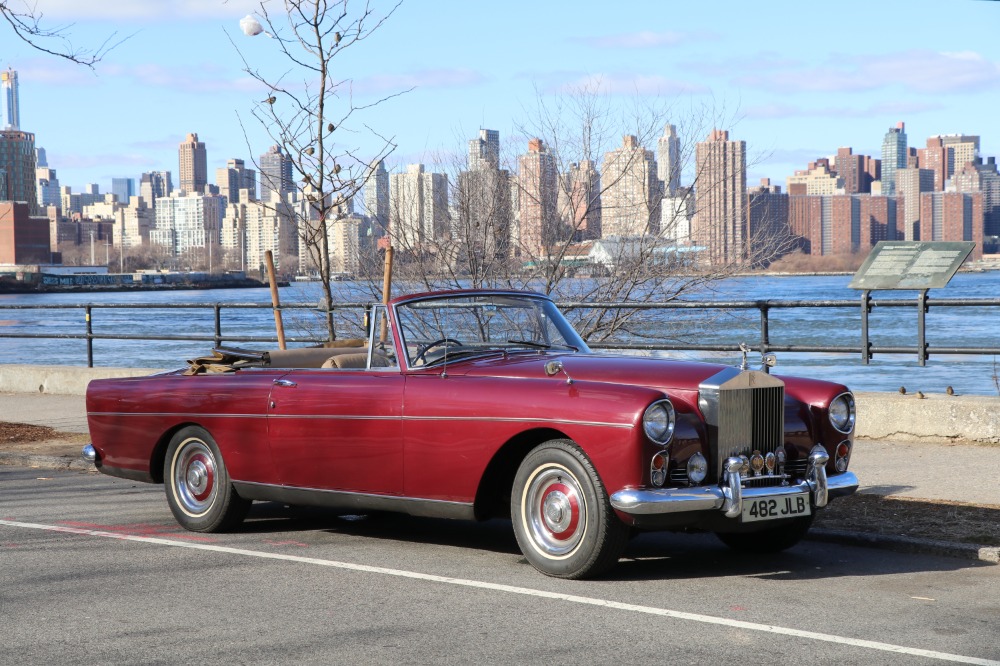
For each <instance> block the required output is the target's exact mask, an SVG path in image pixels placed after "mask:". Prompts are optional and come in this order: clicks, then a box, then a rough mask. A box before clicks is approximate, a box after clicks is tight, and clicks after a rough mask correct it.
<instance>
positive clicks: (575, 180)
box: [557, 160, 601, 242]
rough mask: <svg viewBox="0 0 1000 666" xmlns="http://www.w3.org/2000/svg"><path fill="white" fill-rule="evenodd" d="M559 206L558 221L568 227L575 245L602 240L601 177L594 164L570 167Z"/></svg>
mask: <svg viewBox="0 0 1000 666" xmlns="http://www.w3.org/2000/svg"><path fill="white" fill-rule="evenodd" d="M557 205H558V208H559V219H560V221H561V223H562V224H564V225H567V226H568V227H569V230H570V232H571V233H572V234H573V240H574V241H577V242H580V241H587V240H594V239H597V238H600V237H601V174H600V173H599V172H598V171H597V165H596V164H594V162H593V161H592V160H581V161H580V162H574V163H573V164H570V165H569V170H568V171H567V172H566V173H564V174H563V186H562V187H560V188H559V194H558V202H557Z"/></svg>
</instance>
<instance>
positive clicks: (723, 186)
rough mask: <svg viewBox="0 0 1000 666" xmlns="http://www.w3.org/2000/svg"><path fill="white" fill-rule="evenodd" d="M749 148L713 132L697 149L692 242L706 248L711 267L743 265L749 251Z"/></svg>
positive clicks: (722, 131)
mask: <svg viewBox="0 0 1000 666" xmlns="http://www.w3.org/2000/svg"><path fill="white" fill-rule="evenodd" d="M746 155H747V145H746V142H745V141H730V140H729V132H728V131H724V130H712V133H711V134H710V135H709V136H708V139H707V140H706V141H703V142H701V143H699V144H698V145H697V146H695V173H697V174H698V175H697V182H696V183H695V186H694V187H695V192H696V196H695V214H694V220H693V221H692V224H691V242H692V243H694V244H696V245H700V246H702V247H704V248H705V255H706V257H707V261H708V262H709V263H711V264H712V265H723V264H740V263H743V262H744V261H745V260H746V259H747V257H748V253H749V248H748V247H747V240H748V239H747V218H746V216H747V205H746V202H747V166H746V164H747V162H746Z"/></svg>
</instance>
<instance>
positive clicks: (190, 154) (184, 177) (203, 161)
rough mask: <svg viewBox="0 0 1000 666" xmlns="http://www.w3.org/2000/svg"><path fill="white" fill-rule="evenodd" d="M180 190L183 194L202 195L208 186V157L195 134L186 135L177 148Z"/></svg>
mask: <svg viewBox="0 0 1000 666" xmlns="http://www.w3.org/2000/svg"><path fill="white" fill-rule="evenodd" d="M178 156H179V158H180V172H181V189H182V190H183V191H184V193H185V194H195V193H197V194H204V193H205V186H206V185H208V155H207V153H206V152H205V144H204V143H202V142H201V141H198V135H197V134H188V135H187V138H186V139H184V142H183V143H181V145H180V147H179V148H178Z"/></svg>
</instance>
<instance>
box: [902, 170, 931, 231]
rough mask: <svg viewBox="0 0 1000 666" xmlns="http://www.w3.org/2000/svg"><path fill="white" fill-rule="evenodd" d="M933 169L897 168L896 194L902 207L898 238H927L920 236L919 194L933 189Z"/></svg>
mask: <svg viewBox="0 0 1000 666" xmlns="http://www.w3.org/2000/svg"><path fill="white" fill-rule="evenodd" d="M934 177H935V172H934V170H933V169H897V170H896V196H898V197H899V199H900V202H901V205H902V207H903V215H902V220H901V231H902V233H903V236H902V238H901V239H900V240H929V239H925V238H921V237H920V200H921V197H920V195H921V194H922V193H923V192H933V191H934Z"/></svg>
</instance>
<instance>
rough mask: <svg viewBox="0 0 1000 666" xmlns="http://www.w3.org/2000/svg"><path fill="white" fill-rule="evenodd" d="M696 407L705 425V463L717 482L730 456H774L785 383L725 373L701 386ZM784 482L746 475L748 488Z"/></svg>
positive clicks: (731, 370)
mask: <svg viewBox="0 0 1000 666" xmlns="http://www.w3.org/2000/svg"><path fill="white" fill-rule="evenodd" d="M698 404H699V407H700V408H701V410H702V414H703V415H704V416H705V421H706V424H707V425H708V435H709V451H710V453H711V460H710V461H709V464H710V465H711V469H713V470H714V471H715V479H716V480H718V479H720V478H721V476H722V466H723V462H725V460H726V458H728V457H730V456H739V455H744V456H746V457H747V458H750V456H751V455H752V454H753V453H754V451H759V452H760V453H761V455H765V456H766V455H767V454H768V453H773V452H776V451H777V450H778V449H779V448H781V447H782V446H783V445H784V440H785V384H784V382H782V381H781V380H780V379H777V378H775V377H772V376H771V375H768V374H766V373H763V372H757V371H753V370H748V371H742V372H741V371H740V370H738V369H736V368H727V369H726V370H723V371H722V372H720V373H719V374H717V375H715V376H713V377H710V378H709V379H707V380H706V381H704V382H702V384H701V385H700V386H699V395H698ZM784 478H785V477H783V476H779V475H768V474H767V470H766V469H765V470H764V471H763V472H762V473H761V474H760V475H759V476H758V475H754V472H753V471H750V473H749V474H747V475H746V481H747V484H748V485H756V486H760V485H770V484H774V485H778V484H780V483H781V482H782V480H783V479H784Z"/></svg>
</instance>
